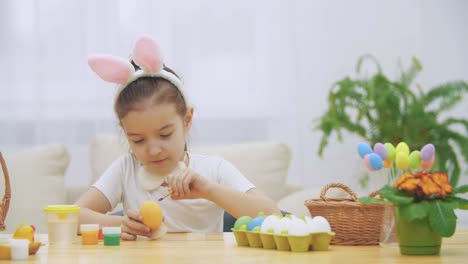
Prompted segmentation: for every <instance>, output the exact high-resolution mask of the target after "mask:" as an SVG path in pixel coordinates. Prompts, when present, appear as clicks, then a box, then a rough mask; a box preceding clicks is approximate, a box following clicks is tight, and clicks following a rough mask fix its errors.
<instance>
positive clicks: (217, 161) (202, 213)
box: [93, 153, 255, 232]
mask: <svg viewBox="0 0 468 264" xmlns="http://www.w3.org/2000/svg"><path fill="white" fill-rule="evenodd" d="M189 155H190V159H189V160H190V164H189V167H190V168H191V169H192V170H194V171H195V172H197V173H198V174H199V175H200V176H201V177H205V178H206V179H207V180H209V181H211V182H215V183H218V184H221V185H223V186H226V187H229V188H232V189H234V190H237V191H240V192H246V191H248V190H250V189H252V188H255V185H253V184H252V183H251V182H250V181H249V180H248V179H247V178H246V177H245V176H244V175H242V173H241V172H240V171H239V170H238V169H236V168H235V167H234V166H233V165H232V164H231V163H229V162H228V161H226V160H224V159H223V158H221V157H217V156H205V155H196V154H191V153H189ZM140 166H141V165H140V162H139V161H138V160H137V159H136V157H135V156H134V155H133V154H131V153H128V154H125V155H123V156H122V157H120V158H119V159H117V160H115V161H114V162H113V163H112V164H111V166H110V167H109V168H108V169H107V170H106V171H105V172H104V174H103V175H102V176H101V177H100V178H99V180H97V181H96V183H94V184H93V186H94V187H96V188H97V189H98V190H100V191H101V192H102V193H103V194H104V196H106V198H107V199H108V200H109V202H110V204H111V206H112V208H114V207H115V206H116V205H117V204H118V203H119V202H122V203H123V208H124V210H125V211H126V210H128V209H133V210H136V211H138V210H139V208H140V205H141V204H142V203H143V202H144V201H146V200H153V201H157V200H158V199H159V198H161V197H162V196H163V195H164V193H166V192H167V187H159V188H157V189H156V190H153V191H145V190H144V189H143V187H142V186H141V185H140V183H139V180H138V177H137V175H138V170H139V168H140ZM158 203H159V205H160V206H161V209H162V211H163V215H164V218H165V220H164V224H165V225H166V226H167V228H168V231H169V232H222V231H223V214H224V210H223V208H221V207H220V206H218V205H217V204H215V203H213V202H211V201H209V200H206V199H183V200H172V199H171V198H170V197H167V198H166V199H164V200H163V201H161V202H158Z"/></svg>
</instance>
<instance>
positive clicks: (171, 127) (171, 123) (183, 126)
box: [120, 103, 193, 176]
mask: <svg viewBox="0 0 468 264" xmlns="http://www.w3.org/2000/svg"><path fill="white" fill-rule="evenodd" d="M192 115H193V108H189V110H188V111H187V113H186V115H185V116H184V118H182V117H181V116H180V115H178V114H177V112H176V108H175V105H174V104H171V103H166V104H162V105H158V106H154V105H151V104H150V103H146V104H144V105H143V107H141V108H139V109H138V110H132V111H130V112H128V114H127V115H126V116H125V117H124V118H122V119H121V120H120V122H121V125H122V128H123V129H124V131H125V133H126V135H127V139H128V141H129V144H130V148H131V149H132V151H133V153H134V154H135V156H136V158H137V159H138V160H139V161H140V162H141V163H142V164H143V166H146V168H147V169H148V170H149V171H150V172H152V173H154V174H157V175H161V176H166V175H168V174H169V173H171V172H172V170H173V169H174V168H175V167H176V166H177V164H178V162H179V161H181V160H183V158H184V154H185V151H184V148H185V134H186V133H187V132H188V130H189V128H190V126H191V123H192Z"/></svg>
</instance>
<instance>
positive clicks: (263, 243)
mask: <svg viewBox="0 0 468 264" xmlns="http://www.w3.org/2000/svg"><path fill="white" fill-rule="evenodd" d="M231 231H232V232H233V233H234V237H235V238H236V242H237V245H238V246H240V247H252V248H265V249H276V250H280V251H293V252H306V251H310V250H313V251H325V250H328V247H329V245H330V241H331V239H332V238H333V237H334V236H335V233H334V232H329V233H310V234H308V235H305V236H295V235H288V234H285V233H283V234H274V233H273V232H270V233H261V232H260V230H259V229H258V228H256V229H254V230H253V231H247V228H246V227H245V226H242V227H241V228H239V229H238V230H235V229H231Z"/></svg>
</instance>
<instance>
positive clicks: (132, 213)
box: [127, 209, 143, 222]
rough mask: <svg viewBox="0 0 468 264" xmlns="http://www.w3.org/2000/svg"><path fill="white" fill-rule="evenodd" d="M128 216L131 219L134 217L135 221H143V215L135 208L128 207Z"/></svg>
mask: <svg viewBox="0 0 468 264" xmlns="http://www.w3.org/2000/svg"><path fill="white" fill-rule="evenodd" d="M127 216H128V218H130V219H133V220H135V221H138V222H141V221H142V220H143V217H142V216H141V215H140V214H139V213H138V212H137V211H135V210H132V209H128V210H127Z"/></svg>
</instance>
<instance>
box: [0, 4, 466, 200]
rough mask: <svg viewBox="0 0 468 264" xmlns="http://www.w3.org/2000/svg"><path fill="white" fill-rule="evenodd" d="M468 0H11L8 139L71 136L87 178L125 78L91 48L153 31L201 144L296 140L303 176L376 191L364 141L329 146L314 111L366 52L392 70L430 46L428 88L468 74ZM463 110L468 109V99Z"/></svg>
mask: <svg viewBox="0 0 468 264" xmlns="http://www.w3.org/2000/svg"><path fill="white" fill-rule="evenodd" d="M467 11H468V2H466V1H463V0H451V1H436V0H432V1H422V0H419V1H406V0H398V1H372V0H360V1H346V0H339V1H338V0H334V1H306V0H303V1H301V0H290V1H285V0H273V1H268V0H257V1H247V0H242V1H234V0H233V1H210V0H196V1H183V0H176V1H130V0H129V1H125V0H120V1H111V0H105V1H92V0H87V1H78V0H75V1H52V0H45V1H36V2H34V4H31V2H29V1H13V0H10V1H2V2H1V3H0V58H2V59H1V60H0V72H2V80H3V84H2V85H0V144H2V145H3V146H4V147H6V148H7V149H15V148H18V147H23V146H28V145H34V144H45V143H50V142H63V143H65V144H67V145H68V146H69V149H70V151H71V155H72V165H71V167H70V170H69V174H68V175H67V184H83V183H87V181H88V179H89V174H88V173H89V171H88V170H87V169H84V168H88V156H87V154H88V144H89V142H90V141H91V140H92V137H93V135H94V134H95V133H98V132H112V131H116V129H115V128H116V127H115V122H114V121H113V118H114V116H113V113H112V98H113V92H114V90H113V88H114V87H113V86H112V85H110V84H105V83H103V82H102V81H101V80H99V79H98V78H97V77H96V76H95V75H94V74H93V73H92V72H91V71H90V70H89V69H88V67H87V65H86V56H87V55H88V54H90V53H93V52H105V53H111V54H114V55H119V56H123V57H126V56H127V55H128V54H129V52H130V49H131V45H132V43H133V39H134V38H135V37H136V36H137V35H139V34H141V33H143V32H145V33H149V34H151V35H153V36H155V37H156V38H157V39H158V41H159V42H160V44H161V48H162V50H163V53H164V55H165V58H166V62H167V63H168V64H169V65H170V66H172V67H173V68H175V69H177V71H178V72H179V73H180V74H181V75H182V77H183V78H184V81H185V84H186V87H187V89H188V93H189V95H190V98H191V99H192V102H193V103H194V104H195V107H196V119H195V121H196V123H195V127H194V131H192V139H193V141H197V142H204V143H223V142H229V143H232V142H240V141H252V140H270V141H283V142H286V143H288V144H290V146H291V147H292V150H293V160H292V167H291V174H290V177H289V180H290V182H291V183H293V184H297V185H301V186H304V187H307V188H321V187H322V186H323V185H324V184H326V183H328V182H331V181H340V182H343V183H346V184H348V185H350V186H351V187H353V188H355V189H356V190H357V191H358V192H362V193H366V192H370V191H371V190H372V188H374V187H375V186H377V182H379V180H380V181H382V180H383V177H380V178H377V176H376V177H375V178H374V179H372V182H373V186H371V187H370V188H369V189H368V190H360V189H359V187H358V182H357V178H358V177H359V176H360V175H361V174H362V173H363V171H364V170H363V165H362V162H361V160H360V158H359V157H358V156H357V154H356V151H355V146H356V144H357V142H359V141H360V140H361V139H359V138H357V137H355V136H351V135H346V136H345V141H344V142H343V143H337V142H333V143H332V144H331V145H330V146H329V147H328V148H327V149H326V150H325V153H324V154H325V155H324V158H323V159H321V158H319V157H318V156H317V148H318V143H319V139H320V136H321V135H320V133H318V132H314V131H312V130H311V127H312V126H313V123H312V121H313V120H314V119H316V118H318V117H319V116H320V115H321V114H323V113H324V111H325V108H326V96H327V93H328V89H329V88H330V85H331V84H332V82H334V81H336V80H338V79H340V78H343V77H344V76H346V75H352V74H353V72H354V67H355V63H356V61H357V59H358V57H359V56H360V55H362V54H364V53H372V54H373V55H375V56H376V57H377V58H378V59H379V60H380V62H381V64H382V66H383V68H384V71H385V72H386V73H388V74H389V75H390V76H396V74H397V67H396V65H397V63H398V59H399V58H400V59H401V60H402V63H403V64H404V65H408V64H409V61H410V59H411V56H414V55H415V56H417V57H419V58H420V60H421V61H422V63H423V65H424V71H423V74H422V75H421V76H420V78H419V79H418V82H419V83H421V84H422V85H423V86H425V87H430V86H432V85H435V84H437V83H440V82H443V81H446V80H454V79H465V80H466V79H467V77H468V51H467V49H466V47H468V30H467V29H466V25H468V17H467V16H466V13H467ZM51 13H53V14H54V15H53V16H52V15H50V14H51ZM369 71H371V69H369ZM454 113H455V114H457V115H460V116H465V117H466V116H467V113H468V101H467V100H466V99H465V101H464V102H463V104H462V105H460V107H458V108H457V109H456V110H455V111H454ZM230 127H233V128H230ZM467 178H468V177H464V178H463V181H465V182H467ZM375 188H376V187H375Z"/></svg>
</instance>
